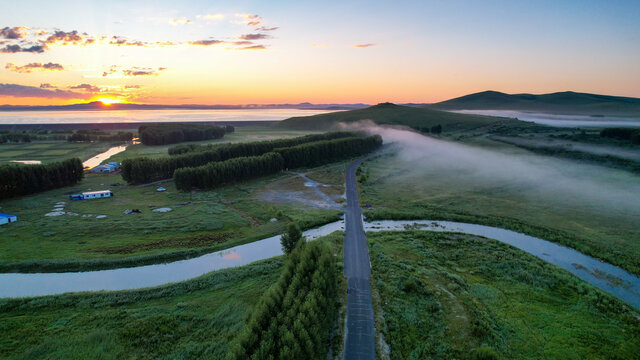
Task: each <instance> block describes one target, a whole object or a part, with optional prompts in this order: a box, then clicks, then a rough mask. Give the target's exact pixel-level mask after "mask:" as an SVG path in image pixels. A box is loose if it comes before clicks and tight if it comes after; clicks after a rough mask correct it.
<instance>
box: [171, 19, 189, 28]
mask: <svg viewBox="0 0 640 360" xmlns="http://www.w3.org/2000/svg"><path fill="white" fill-rule="evenodd" d="M169 24H170V25H173V26H177V25H189V24H193V21H191V20H189V19H187V18H186V17H181V18H177V19H171V20H169Z"/></svg>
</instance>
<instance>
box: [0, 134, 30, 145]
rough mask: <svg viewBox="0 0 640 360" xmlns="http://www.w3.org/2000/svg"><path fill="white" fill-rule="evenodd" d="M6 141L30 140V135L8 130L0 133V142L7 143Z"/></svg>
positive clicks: (25, 141)
mask: <svg viewBox="0 0 640 360" xmlns="http://www.w3.org/2000/svg"><path fill="white" fill-rule="evenodd" d="M8 142H15V143H18V142H24V143H27V142H31V135H29V134H23V133H19V132H9V133H5V134H0V144H4V143H8Z"/></svg>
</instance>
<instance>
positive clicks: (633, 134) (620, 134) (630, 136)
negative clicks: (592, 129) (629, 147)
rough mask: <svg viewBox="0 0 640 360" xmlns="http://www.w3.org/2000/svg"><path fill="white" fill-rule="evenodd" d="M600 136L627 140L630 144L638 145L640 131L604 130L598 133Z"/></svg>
mask: <svg viewBox="0 0 640 360" xmlns="http://www.w3.org/2000/svg"><path fill="white" fill-rule="evenodd" d="M600 136H602V137H606V138H612V139H620V140H628V141H629V142H631V143H632V144H636V145H637V144H640V129H635V128H606V129H602V131H600Z"/></svg>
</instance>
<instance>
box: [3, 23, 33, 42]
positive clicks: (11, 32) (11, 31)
mask: <svg viewBox="0 0 640 360" xmlns="http://www.w3.org/2000/svg"><path fill="white" fill-rule="evenodd" d="M24 30H27V28H26V27H24V26H14V27H8V26H7V27H5V28H2V29H0V38H4V39H22V38H23V37H25V36H27V33H26V32H25V31H24Z"/></svg>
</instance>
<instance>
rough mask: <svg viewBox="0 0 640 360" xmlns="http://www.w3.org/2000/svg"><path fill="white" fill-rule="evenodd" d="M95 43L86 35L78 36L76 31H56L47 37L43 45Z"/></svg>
mask: <svg viewBox="0 0 640 360" xmlns="http://www.w3.org/2000/svg"><path fill="white" fill-rule="evenodd" d="M94 41H95V39H94V38H92V37H89V36H88V35H87V33H83V34H80V33H78V31H77V30H73V31H69V32H66V31H62V30H56V31H55V32H54V33H53V34H51V35H49V37H47V39H46V40H45V41H44V44H45V45H52V44H56V45H83V44H91V43H93V42H94Z"/></svg>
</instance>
